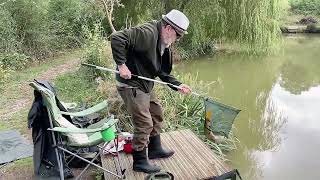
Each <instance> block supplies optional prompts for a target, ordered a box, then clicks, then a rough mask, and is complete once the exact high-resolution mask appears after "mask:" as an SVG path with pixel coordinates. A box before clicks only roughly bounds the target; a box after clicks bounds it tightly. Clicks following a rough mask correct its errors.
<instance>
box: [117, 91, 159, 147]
mask: <svg viewBox="0 0 320 180" xmlns="http://www.w3.org/2000/svg"><path fill="white" fill-rule="evenodd" d="M117 90H118V92H119V94H120V96H121V98H122V99H123V101H124V104H125V105H126V108H127V110H128V112H129V113H130V115H131V117H132V123H133V128H134V133H133V149H134V150H136V151H141V150H142V149H143V148H145V147H146V146H147V144H148V142H149V136H155V135H158V134H160V132H161V126H162V122H163V111H162V107H161V105H160V101H159V100H158V99H157V98H156V96H155V93H154V92H153V91H152V92H150V93H145V92H143V91H141V90H139V89H138V88H127V87H117Z"/></svg>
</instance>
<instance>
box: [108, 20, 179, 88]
mask: <svg viewBox="0 0 320 180" xmlns="http://www.w3.org/2000/svg"><path fill="white" fill-rule="evenodd" d="M161 26H162V22H161V21H151V22H147V23H145V24H143V25H141V26H137V27H133V28H130V29H125V30H122V31H118V32H115V33H113V34H112V35H111V48H112V54H113V59H114V61H115V62H116V64H117V65H121V64H123V63H125V64H126V65H127V67H128V68H129V70H130V71H131V73H132V74H136V75H139V76H144V77H148V78H152V79H154V78H156V77H159V78H160V79H161V80H162V81H164V82H168V83H171V84H174V85H177V86H179V85H180V84H181V83H180V82H179V81H178V80H177V79H176V78H174V77H173V76H171V75H170V73H171V70H172V53H171V51H170V49H169V48H166V49H165V51H164V54H163V55H162V56H161V54H160V51H161V49H160V48H161V42H160V31H161ZM116 79H117V80H118V81H119V82H122V83H125V84H128V85H130V86H133V87H138V88H139V89H140V90H142V91H144V92H146V93H148V92H150V91H151V90H152V88H153V85H154V83H153V82H151V81H146V80H141V79H138V78H135V77H132V78H131V79H123V78H121V77H120V75H119V74H117V75H116ZM171 88H172V89H175V90H176V88H173V87H171Z"/></svg>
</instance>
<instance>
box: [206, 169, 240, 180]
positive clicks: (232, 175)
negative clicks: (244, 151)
mask: <svg viewBox="0 0 320 180" xmlns="http://www.w3.org/2000/svg"><path fill="white" fill-rule="evenodd" d="M237 176H238V177H239V179H240V180H242V178H241V176H240V173H239V171H238V170H237V169H234V170H232V171H229V172H226V173H224V174H222V175H220V176H212V177H209V178H206V179H204V180H227V179H230V180H236V179H237Z"/></svg>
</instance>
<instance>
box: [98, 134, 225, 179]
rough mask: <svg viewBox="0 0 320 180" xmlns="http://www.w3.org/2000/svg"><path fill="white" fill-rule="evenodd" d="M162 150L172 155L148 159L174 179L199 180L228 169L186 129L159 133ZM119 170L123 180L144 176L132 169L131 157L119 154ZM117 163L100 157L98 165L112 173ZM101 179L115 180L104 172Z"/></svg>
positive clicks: (108, 158) (109, 157) (107, 157)
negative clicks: (121, 171)
mask: <svg viewBox="0 0 320 180" xmlns="http://www.w3.org/2000/svg"><path fill="white" fill-rule="evenodd" d="M161 140H162V145H163V146H164V148H168V149H172V150H174V151H175V154H174V155H173V156H172V157H170V158H168V159H159V160H151V162H152V163H154V164H157V165H158V166H160V167H161V169H162V171H168V172H171V173H172V174H173V175H174V177H175V179H181V180H189V179H190V180H191V179H202V178H206V177H210V176H214V175H219V174H222V173H224V172H227V171H230V169H229V167H228V166H227V165H226V164H225V163H223V162H221V161H220V160H219V159H218V157H217V156H216V155H215V154H214V153H213V151H212V150H210V148H208V147H207V146H206V145H205V144H204V143H203V142H202V141H201V140H200V139H199V138H198V137H197V136H196V135H195V134H194V133H192V132H191V131H190V130H180V131H172V132H167V133H163V134H161ZM120 161H121V162H122V167H124V168H126V169H127V170H126V179H128V180H143V179H144V177H145V176H146V175H147V174H144V173H138V172H135V171H133V170H132V156H131V155H128V154H125V153H121V155H120ZM116 163H117V160H116V159H114V158H113V157H111V156H104V157H102V166H103V167H104V168H106V169H109V170H111V171H112V172H116V169H115V167H116V166H115V164H116ZM104 175H105V179H107V180H109V179H116V178H114V176H112V175H110V174H108V173H105V174H104Z"/></svg>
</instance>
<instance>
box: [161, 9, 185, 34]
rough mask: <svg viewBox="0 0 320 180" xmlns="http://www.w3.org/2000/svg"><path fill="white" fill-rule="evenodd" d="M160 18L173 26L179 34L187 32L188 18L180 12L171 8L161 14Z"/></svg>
mask: <svg viewBox="0 0 320 180" xmlns="http://www.w3.org/2000/svg"><path fill="white" fill-rule="evenodd" d="M162 19H163V20H164V21H166V22H167V23H168V24H169V25H171V26H172V27H173V28H175V29H176V30H177V32H178V33H179V34H180V35H183V34H188V32H187V29H188V26H189V19H188V18H187V16H186V15H184V14H183V13H182V12H180V11H178V10H176V9H172V10H171V11H170V12H169V13H168V14H166V15H162Z"/></svg>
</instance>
